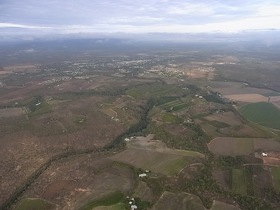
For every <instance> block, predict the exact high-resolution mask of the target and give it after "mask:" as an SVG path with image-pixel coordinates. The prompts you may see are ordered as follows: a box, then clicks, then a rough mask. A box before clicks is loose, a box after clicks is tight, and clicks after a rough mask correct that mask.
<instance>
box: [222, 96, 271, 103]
mask: <svg viewBox="0 0 280 210" xmlns="http://www.w3.org/2000/svg"><path fill="white" fill-rule="evenodd" d="M225 97H226V98H228V99H231V100H235V101H242V102H249V103H255V102H263V101H268V98H267V97H265V96H263V95H260V94H233V95H225Z"/></svg>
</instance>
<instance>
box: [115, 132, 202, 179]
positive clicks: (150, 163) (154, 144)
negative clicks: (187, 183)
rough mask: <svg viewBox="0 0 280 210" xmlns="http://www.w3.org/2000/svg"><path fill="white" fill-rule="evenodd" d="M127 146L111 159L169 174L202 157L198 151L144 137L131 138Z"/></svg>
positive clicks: (177, 171)
mask: <svg viewBox="0 0 280 210" xmlns="http://www.w3.org/2000/svg"><path fill="white" fill-rule="evenodd" d="M127 147H128V148H127V149H126V150H125V151H123V152H121V153H119V154H116V155H115V156H113V157H111V159H113V160H115V161H120V162H124V163H128V164H131V165H133V166H136V167H138V168H143V169H149V170H151V171H153V172H156V173H162V174H165V175H169V176H172V175H175V174H177V173H179V172H180V170H181V169H182V168H184V167H185V166H186V165H189V164H191V163H194V162H197V161H200V160H201V159H202V158H203V157H204V155H203V154H201V153H198V152H193V151H187V150H175V149H170V148H167V147H166V145H165V144H164V143H162V142H161V141H159V140H150V139H149V138H145V137H138V138H136V139H134V140H131V141H130V142H128V144H127Z"/></svg>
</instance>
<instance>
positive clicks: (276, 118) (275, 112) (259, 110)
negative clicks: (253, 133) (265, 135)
mask: <svg viewBox="0 0 280 210" xmlns="http://www.w3.org/2000/svg"><path fill="white" fill-rule="evenodd" d="M239 111H240V113H241V114H242V115H243V116H244V117H245V118H247V119H248V120H250V121H252V122H254V123H257V124H260V125H263V126H265V127H268V128H273V129H280V109H278V108H277V107H276V106H274V105H273V104H271V103H267V102H259V103H253V104H248V105H245V106H242V107H240V109H239Z"/></svg>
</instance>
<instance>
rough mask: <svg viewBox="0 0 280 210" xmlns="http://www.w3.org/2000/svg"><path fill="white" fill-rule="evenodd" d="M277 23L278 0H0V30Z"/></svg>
mask: <svg viewBox="0 0 280 210" xmlns="http://www.w3.org/2000/svg"><path fill="white" fill-rule="evenodd" d="M272 28H273V29H280V0H262V1H260V0H195V1H191V0H45V1H40V0H0V33H7V34H8V33H9V32H10V33H11V32H12V33H21V32H22V31H29V32H32V33H59V34H71V33H95V32H105V33H106V32H125V33H147V32H168V33H185V32H187V33H188V32H193V33H197V32H227V33H228V32H238V31H242V30H254V29H272Z"/></svg>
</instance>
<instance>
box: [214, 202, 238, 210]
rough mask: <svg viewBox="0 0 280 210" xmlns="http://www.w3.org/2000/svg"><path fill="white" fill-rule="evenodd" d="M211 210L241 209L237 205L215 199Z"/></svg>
mask: <svg viewBox="0 0 280 210" xmlns="http://www.w3.org/2000/svg"><path fill="white" fill-rule="evenodd" d="M211 210H240V208H238V207H237V206H234V205H231V204H227V203H224V202H221V201H216V200H214V202H213V206H212V208H211Z"/></svg>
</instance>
